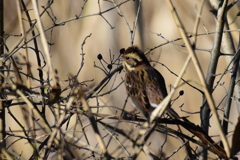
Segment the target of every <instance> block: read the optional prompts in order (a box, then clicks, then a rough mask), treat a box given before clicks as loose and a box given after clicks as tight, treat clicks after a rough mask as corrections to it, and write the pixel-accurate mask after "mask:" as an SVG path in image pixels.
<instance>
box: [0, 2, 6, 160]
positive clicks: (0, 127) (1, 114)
mask: <svg viewBox="0 0 240 160" xmlns="http://www.w3.org/2000/svg"><path fill="white" fill-rule="evenodd" d="M3 1H4V0H0V56H3V54H4V39H3V34H4V15H3V13H4V12H3ZM3 65H4V64H2V66H0V70H1V71H0V72H1V76H0V86H1V87H0V89H1V93H0V99H1V101H0V140H1V142H0V159H1V157H2V155H1V153H2V148H5V147H6V143H5V140H4V139H5V137H6V130H5V128H6V123H5V104H6V103H4V101H3V99H4V89H3V83H4V77H3V74H4V71H3V68H4V67H3Z"/></svg>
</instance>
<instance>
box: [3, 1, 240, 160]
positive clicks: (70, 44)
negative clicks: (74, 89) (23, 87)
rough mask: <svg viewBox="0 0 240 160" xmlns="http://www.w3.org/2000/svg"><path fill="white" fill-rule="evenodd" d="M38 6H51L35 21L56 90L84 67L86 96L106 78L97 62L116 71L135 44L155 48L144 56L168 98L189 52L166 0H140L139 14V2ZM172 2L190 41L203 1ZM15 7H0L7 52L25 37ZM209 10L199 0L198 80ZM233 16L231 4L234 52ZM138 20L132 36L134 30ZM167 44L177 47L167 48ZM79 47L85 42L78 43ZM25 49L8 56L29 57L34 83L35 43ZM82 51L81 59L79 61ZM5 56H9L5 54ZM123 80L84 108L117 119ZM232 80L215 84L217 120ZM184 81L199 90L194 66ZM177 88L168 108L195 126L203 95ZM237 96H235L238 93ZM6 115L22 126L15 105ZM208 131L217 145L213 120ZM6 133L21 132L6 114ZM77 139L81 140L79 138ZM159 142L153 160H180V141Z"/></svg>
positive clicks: (22, 148)
mask: <svg viewBox="0 0 240 160" xmlns="http://www.w3.org/2000/svg"><path fill="white" fill-rule="evenodd" d="M37 2H38V8H39V10H40V13H42V12H43V11H44V8H46V7H47V6H48V4H49V3H50V2H53V3H52V4H51V7H50V8H48V9H47V11H46V12H44V13H43V14H42V15H41V21H42V24H43V26H44V29H45V30H46V31H45V34H46V37H47V41H48V49H49V52H50V56H51V62H52V66H53V68H54V69H56V70H57V71H58V77H59V79H60V86H61V88H62V89H63V88H65V87H66V86H68V82H66V80H68V78H69V77H71V75H76V74H77V72H78V71H79V69H80V67H81V65H82V64H83V63H84V64H83V67H82V69H81V71H80V73H79V75H78V78H77V80H78V81H79V82H85V84H86V86H85V87H86V93H87V92H89V91H91V90H92V89H93V88H94V87H95V86H96V85H97V84H99V83H100V81H101V80H102V79H103V78H105V77H106V74H105V73H104V72H103V71H102V70H101V69H100V68H103V66H102V65H101V62H102V63H103V65H104V66H105V67H106V68H107V65H108V64H112V62H115V64H112V66H113V69H115V68H117V65H118V64H119V62H118V61H115V60H116V59H117V58H118V56H119V54H120V52H119V50H120V49H121V48H127V47H129V46H131V45H132V44H131V41H132V40H133V45H137V46H139V48H141V49H142V50H143V51H144V52H146V51H149V49H153V48H154V49H153V50H152V51H151V52H149V53H148V54H147V56H148V58H149V59H150V60H152V61H153V62H152V65H154V67H155V68H156V69H157V70H159V71H160V72H161V74H162V75H163V76H164V78H165V81H166V85H167V90H168V92H169V91H170V90H171V87H170V86H171V85H173V84H174V82H175V80H176V79H177V77H176V76H175V75H174V74H173V73H175V74H177V75H178V74H179V72H180V71H181V69H182V66H183V64H184V62H185V60H186V58H187V56H188V51H187V49H186V48H185V46H184V43H183V41H182V40H181V39H180V38H181V36H180V34H179V32H178V29H177V26H176V24H175V22H174V19H173V17H172V14H171V11H170V10H169V7H168V5H167V3H166V1H165V0H152V1H146V0H143V1H142V2H141V5H140V10H139V15H138V16H137V13H138V9H139V4H140V1H139V0H135V1H126V3H125V1H111V0H106V1H104V0H98V1H97V0H89V1H87V0H68V1H65V0H58V1H48V0H41V1H37ZM123 2H124V3H123ZM172 2H173V4H174V6H175V7H176V11H177V13H178V15H179V17H180V19H181V21H182V23H183V25H184V27H185V29H186V31H187V33H188V34H189V35H191V34H192V33H193V28H194V25H195V21H196V17H197V13H198V11H199V9H200V7H201V1H200V0H181V1H178V0H173V1H172ZM21 3H22V2H21V0H19V1H18V0H11V1H9V0H5V1H4V14H5V15H4V18H5V22H4V23H5V34H6V37H7V36H8V38H7V39H6V40H5V41H6V46H7V48H9V50H11V49H13V48H14V47H16V46H17V43H18V42H19V41H20V40H21V39H22V35H23V31H24V32H27V31H28V30H29V28H30V27H29V23H28V22H27V18H26V14H25V13H24V11H23V9H22V7H21V5H20V4H21ZM24 3H25V5H26V7H27V9H28V11H29V14H30V16H31V19H32V20H33V22H34V21H35V20H34V19H35V18H36V17H35V14H34V10H33V6H32V1H30V0H24ZM229 3H231V2H229ZM119 4H121V5H120V6H118V7H117V8H116V7H115V6H116V5H119ZM211 9H212V7H211V5H210V2H209V1H205V3H204V5H203V10H202V14H201V17H200V18H201V20H200V24H199V28H198V32H197V33H198V34H199V36H198V37H197V44H196V53H197V56H198V59H199V61H200V63H201V68H202V70H203V72H204V74H206V72H207V69H208V65H209V58H210V53H211V49H212V47H213V40H214V31H215V28H216V26H215V16H214V15H213V13H212V12H211V11H210V10H211ZM238 12H239V8H238V6H237V5H235V6H234V7H233V8H232V9H231V10H230V11H229V14H228V21H229V24H230V30H237V31H233V32H231V34H232V36H233V38H234V43H235V46H237V43H238V36H239V28H240V21H239V18H236V15H237V13H238ZM99 13H101V14H99ZM76 16H79V18H76ZM136 19H137V23H136V30H134V26H135V22H136ZM34 30H35V32H36V33H38V28H36V27H35V28H34ZM133 31H134V32H135V35H134V39H133V38H131V36H132V34H131V32H133ZM25 34H26V33H25ZM88 36H89V37H88ZM31 38H32V35H31V34H30V33H27V36H26V40H30V39H31ZM178 39H180V40H178ZM173 40H177V41H175V42H171V41H173ZM191 40H192V39H191ZM37 42H38V45H39V47H40V50H41V51H42V55H43V56H44V57H45V56H46V55H45V53H44V51H43V48H42V43H41V40H40V37H39V36H38V37H37ZM83 42H85V43H84V44H83ZM22 43H23V42H21V44H22ZM27 45H28V47H29V48H27V49H26V48H21V49H19V50H17V52H16V53H15V54H14V55H13V56H14V57H15V58H18V60H19V61H20V62H24V58H23V55H25V54H26V52H27V54H28V59H29V62H30V63H31V72H32V74H33V75H34V77H38V70H37V66H38V65H37V61H36V55H35V53H34V50H33V49H31V48H30V47H31V46H33V41H30V42H28V44H27ZM157 46H160V47H157ZM223 52H224V51H223ZM83 53H84V56H82V54H83ZM224 53H225V52H224ZM6 54H8V51H7V50H6ZM99 54H101V55H102V57H103V59H104V60H105V61H106V63H105V62H103V61H101V62H100V60H99V59H98V58H97V56H98V55H99ZM227 54H233V53H227ZM83 58H84V59H83ZM226 58H227V56H221V57H220V59H219V63H218V66H217V72H216V73H217V76H216V79H215V85H216V82H217V81H218V80H219V78H220V77H221V74H222V73H223V72H224V70H225V69H226V67H227V65H228V63H229V60H227V59H226ZM228 58H229V57H228ZM230 59H231V57H230ZM157 62H158V63H157ZM113 69H112V70H113ZM107 71H109V69H107ZM43 72H44V77H45V78H46V77H47V76H48V67H45V68H44V69H43ZM172 72H173V73H172ZM124 74H125V71H124V70H123V71H122V72H121V73H116V74H115V75H114V76H113V77H112V79H111V80H110V81H109V83H108V84H107V85H106V86H105V87H104V88H103V90H101V91H100V92H99V93H97V92H96V93H95V94H94V95H95V96H97V98H96V97H95V98H91V99H89V101H88V102H89V104H90V106H101V107H100V111H99V112H100V113H104V114H109V115H114V114H120V112H119V111H118V112H116V109H114V107H116V108H119V109H122V108H123V107H124V105H125V102H126V101H125V100H126V98H127V94H125V92H126V91H125V87H124V85H123V84H121V85H120V86H119V87H118V85H119V84H120V83H121V82H122V81H123V80H124ZM230 76H231V75H230V72H228V73H227V74H225V75H224V76H223V78H222V79H221V80H220V82H219V84H220V85H218V86H217V87H216V89H215V90H214V92H213V97H214V101H215V104H216V106H218V107H219V114H220V115H222V114H223V112H222V109H223V108H224V105H225V99H224V97H225V96H226V94H227V89H228V86H229V79H230ZM25 78H26V77H25ZM183 78H184V79H185V80H186V81H188V82H189V83H190V84H192V85H193V86H195V87H197V88H199V89H200V90H201V86H200V85H199V84H200V81H199V78H198V75H197V73H196V70H195V68H194V66H193V64H192V63H190V65H189V66H188V68H187V70H186V72H185V74H184V76H183ZM13 80H14V79H13ZM31 85H32V87H36V88H38V89H36V91H39V85H40V84H39V82H37V81H34V80H32V81H31ZM215 85H214V86H215ZM114 88H117V89H116V90H114V91H112V92H111V93H109V94H106V95H101V94H103V93H106V92H108V91H110V90H112V89H114ZM181 90H183V91H184V95H183V96H180V97H179V98H178V99H176V100H175V101H174V103H173V106H172V107H173V108H174V110H175V111H176V112H178V113H179V115H180V116H184V117H188V119H189V120H190V121H191V122H193V123H195V124H196V125H200V114H199V111H200V107H201V106H202V101H203V100H202V94H201V93H200V92H199V91H197V90H196V89H194V88H192V87H190V86H189V85H187V84H185V83H184V82H183V81H182V83H181V86H179V87H178V89H177V92H176V93H175V95H174V97H173V98H177V97H178V95H179V91H181ZM67 94H68V91H66V92H63V93H62V94H61V95H62V96H64V95H67ZM98 95H100V96H98ZM236 96H237V97H238V95H236ZM238 98H239V97H238ZM180 106H182V108H180ZM237 107H239V102H238V101H237V100H234V101H233V104H232V110H231V116H230V117H231V119H230V121H231V122H232V123H230V126H229V127H230V128H229V131H233V129H234V127H235V125H236V122H237V116H238V115H239V113H238V110H237ZM125 109H126V110H127V111H131V110H133V109H134V108H133V106H132V105H131V103H130V100H128V101H127V105H126V108H125ZM94 111H95V110H94ZM12 112H13V113H16V116H17V117H18V119H21V118H22V122H23V124H24V123H25V122H24V116H23V114H17V113H22V110H21V109H20V107H18V106H14V107H12ZM47 118H48V119H49V121H50V122H51V124H52V125H54V124H55V123H56V121H55V119H54V118H53V117H52V116H51V113H49V115H48V117H47ZM220 118H221V116H220ZM73 119H74V118H73ZM71 122H72V123H73V124H72V125H70V126H74V122H75V120H72V121H71ZM107 122H109V123H110V124H111V123H113V126H114V125H116V126H117V124H115V123H116V121H114V120H109V121H107ZM86 123H87V122H86ZM85 125H86V124H85ZM210 125H211V127H210V129H209V135H210V136H213V139H214V140H216V141H218V140H219V136H218V134H219V132H218V130H217V129H216V128H215V125H214V120H211V122H210ZM9 127H10V128H11V130H13V131H14V130H16V131H17V130H20V127H19V125H17V123H16V122H15V121H14V119H13V118H12V117H11V116H9V115H7V128H9ZM70 128H71V127H70ZM80 128H81V127H80ZM100 128H101V127H100ZM118 128H120V129H126V130H128V131H129V132H128V131H127V133H129V134H130V133H131V132H133V131H135V132H136V133H137V131H138V127H137V126H136V125H135V124H127V123H123V124H122V123H121V124H119V126H118ZM79 130H80V129H79ZM100 130H101V133H102V136H104V135H107V132H106V131H104V129H103V128H101V129H100ZM130 131H131V132H130ZM68 132H71V129H69V131H68ZM88 133H89V135H91V134H93V133H91V130H90V129H89V132H88ZM16 134H20V135H21V134H22V133H18V132H17V133H16ZM40 135H41V132H38V136H40ZM79 135H81V133H80V132H79ZM90 137H91V136H90ZM92 137H93V139H90V141H91V143H92V144H95V143H96V140H95V137H94V134H93V135H92ZM109 137H110V136H109ZM133 137H134V134H133ZM231 137H232V136H231V135H230V136H229V140H231ZM165 138H166V137H165V134H160V133H154V134H153V135H152V136H151V138H150V139H149V142H148V143H149V147H150V148H151V150H152V151H153V152H154V153H156V154H157V155H160V154H161V153H164V155H165V157H168V156H170V155H171V154H172V153H173V152H174V151H175V150H177V149H179V151H177V153H175V154H173V155H172V156H171V158H170V159H184V158H185V156H186V153H185V152H186V151H185V149H184V148H181V147H180V146H181V145H182V142H181V141H180V140H177V139H176V138H171V137H170V138H168V139H167V142H166V144H164V145H162V144H163V143H164V142H165V140H166V139H165ZM120 139H121V140H124V137H120ZM13 141H14V139H9V141H7V142H8V145H9V144H11V143H12V142H13ZM115 143H117V142H115V141H114V142H112V143H111V145H112V146H113V147H112V149H110V150H111V152H110V153H112V154H113V155H114V156H116V157H122V156H123V153H122V152H119V151H117V147H114V146H116V144H115ZM160 144H161V145H160ZM128 145H129V146H128ZM131 145H132V144H131V143H127V144H126V146H128V147H130V148H131ZM93 146H94V145H93ZM193 146H194V145H193ZM11 150H12V151H13V152H14V153H15V154H16V155H18V154H20V153H21V154H22V156H21V157H22V158H23V159H28V158H29V157H30V156H31V154H32V153H31V152H28V151H27V150H31V147H30V146H29V145H28V143H27V141H25V140H20V141H17V142H15V143H14V144H13V145H12V146H11ZM83 154H84V153H81V155H83ZM83 157H84V156H83ZM163 157H164V156H163ZM209 157H211V158H215V156H214V155H209ZM138 158H139V159H145V158H146V157H145V155H144V154H141V155H140V156H139V157H138Z"/></svg>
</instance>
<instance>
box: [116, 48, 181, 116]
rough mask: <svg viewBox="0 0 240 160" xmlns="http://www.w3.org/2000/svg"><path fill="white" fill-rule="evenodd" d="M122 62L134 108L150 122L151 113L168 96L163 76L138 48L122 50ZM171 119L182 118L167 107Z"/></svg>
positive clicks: (126, 84) (127, 88) (128, 92)
mask: <svg viewBox="0 0 240 160" xmlns="http://www.w3.org/2000/svg"><path fill="white" fill-rule="evenodd" d="M120 52H121V54H122V57H121V60H122V64H123V66H124V68H125V70H126V75H125V86H126V90H127V94H128V95H129V96H130V98H131V100H132V102H133V104H134V106H135V107H136V108H137V109H138V110H139V111H140V112H141V113H142V114H143V115H144V116H145V117H146V118H147V119H148V120H149V116H150V114H151V112H152V111H153V110H154V108H156V107H157V106H158V105H159V104H160V103H161V102H162V100H163V99H164V98H165V97H166V96H167V89H166V85H165V81H164V78H163V76H162V75H161V74H160V73H159V72H158V71H157V70H156V69H155V68H153V67H152V66H151V65H150V63H149V61H148V59H147V58H146V56H145V55H144V53H143V51H141V50H140V49H139V48H138V47H136V46H131V47H129V48H127V50H125V49H121V51H120ZM167 113H168V114H169V116H170V117H171V118H180V117H179V116H178V114H177V113H176V112H175V111H174V110H173V109H172V108H170V106H168V107H167Z"/></svg>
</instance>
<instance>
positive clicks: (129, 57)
mask: <svg viewBox="0 0 240 160" xmlns="http://www.w3.org/2000/svg"><path fill="white" fill-rule="evenodd" d="M120 52H121V54H122V55H121V60H122V64H123V65H124V66H125V68H126V69H127V70H129V71H134V70H138V69H141V68H143V67H147V66H150V63H149V62H148V59H147V57H146V56H145V55H144V53H143V51H141V50H140V49H139V48H138V47H136V46H131V47H129V48H127V49H126V50H125V49H121V50H120Z"/></svg>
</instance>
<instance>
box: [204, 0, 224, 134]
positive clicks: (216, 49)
mask: <svg viewBox="0 0 240 160" xmlns="http://www.w3.org/2000/svg"><path fill="white" fill-rule="evenodd" d="M227 3H228V0H224V1H223V3H221V6H220V7H219V9H218V15H217V17H216V34H215V37H214V42H213V49H212V52H211V57H210V62H209V66H208V71H207V77H206V83H207V87H208V90H209V92H210V93H212V88H213V83H214V80H215V73H216V69H217V64H218V59H219V57H220V55H221V52H220V48H221V41H222V35H223V27H224V20H225V16H226V7H227ZM204 101H205V100H204ZM209 115H210V108H209V105H208V104H207V103H205V105H204V106H203V107H202V108H201V121H202V122H201V123H202V124H201V126H202V128H203V129H204V130H205V131H206V132H207V133H208V129H209V128H208V127H209Z"/></svg>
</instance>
